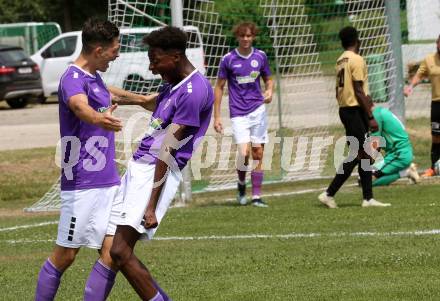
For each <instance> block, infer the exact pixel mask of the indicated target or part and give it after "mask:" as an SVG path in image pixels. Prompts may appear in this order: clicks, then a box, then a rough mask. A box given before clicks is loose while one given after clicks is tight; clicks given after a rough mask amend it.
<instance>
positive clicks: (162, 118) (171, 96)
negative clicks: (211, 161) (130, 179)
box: [133, 70, 214, 169]
mask: <svg viewBox="0 0 440 301" xmlns="http://www.w3.org/2000/svg"><path fill="white" fill-rule="evenodd" d="M213 103H214V93H213V90H212V87H211V85H210V83H209V81H208V80H207V79H206V78H205V77H204V76H203V75H202V74H201V73H200V72H198V71H197V70H194V71H193V72H192V73H191V74H190V75H188V76H187V77H186V78H185V79H183V80H182V81H181V82H180V83H178V84H177V85H175V86H172V85H170V84H165V85H164V86H162V88H161V89H160V91H159V96H158V97H157V105H156V109H155V110H154V112H153V115H152V116H151V120H150V126H149V129H148V131H147V135H146V136H145V137H144V138H143V139H142V141H141V143H140V144H139V148H138V150H137V151H136V152H135V154H134V155H133V159H134V160H136V161H138V160H139V161H140V162H145V163H151V164H155V162H156V160H157V157H158V154H159V151H160V148H161V146H162V142H163V139H164V137H165V134H166V132H167V127H168V126H169V125H170V124H171V123H174V124H179V125H185V126H187V128H186V133H185V135H184V137H185V138H184V139H183V140H182V141H186V139H188V141H186V143H185V144H183V145H182V146H181V147H180V148H178V149H177V150H176V153H175V155H174V159H175V160H176V162H175V163H177V166H178V167H179V168H180V169H182V168H184V167H185V165H186V163H187V161H188V160H189V159H190V158H191V156H192V154H193V151H194V150H195V149H196V147H197V143H198V142H200V140H201V138H203V136H204V135H205V133H206V130H207V129H208V126H209V122H210V121H211V113H212V106H213Z"/></svg>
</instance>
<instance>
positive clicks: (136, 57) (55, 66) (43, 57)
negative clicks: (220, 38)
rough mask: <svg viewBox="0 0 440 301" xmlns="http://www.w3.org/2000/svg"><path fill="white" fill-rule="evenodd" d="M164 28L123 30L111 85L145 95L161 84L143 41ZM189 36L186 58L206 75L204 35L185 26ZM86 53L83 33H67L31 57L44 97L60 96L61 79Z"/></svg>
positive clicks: (109, 78) (106, 77)
mask: <svg viewBox="0 0 440 301" xmlns="http://www.w3.org/2000/svg"><path fill="white" fill-rule="evenodd" d="M159 28H160V27H139V28H121V29H120V41H121V50H120V56H119V57H118V58H117V59H116V60H115V61H114V62H112V63H111V65H110V68H109V69H108V71H107V72H105V73H103V78H104V81H105V82H106V83H107V84H108V85H112V86H116V87H120V88H124V89H127V90H131V91H137V92H145V89H142V87H139V85H142V86H148V85H149V84H151V82H157V81H159V80H160V76H159V75H153V74H152V73H151V72H150V71H149V70H148V65H149V59H148V52H147V49H146V47H145V46H144V45H143V44H142V38H143V37H144V36H145V35H146V34H148V33H150V32H151V31H153V30H156V29H159ZM183 29H184V31H185V32H186V33H187V34H188V47H187V50H186V55H187V57H188V59H189V60H190V61H191V63H192V64H193V65H194V67H196V68H197V69H198V70H200V72H202V73H205V62H204V53H203V43H202V37H201V35H200V31H199V29H198V28H197V27H195V26H185V27H184V28H183ZM81 49H82V41H81V31H72V32H67V33H63V34H61V35H59V36H57V37H56V38H54V39H52V40H51V41H50V42H48V43H47V44H46V45H45V46H43V47H42V48H41V49H40V50H39V51H37V52H36V53H35V54H34V55H32V56H31V58H32V60H33V61H34V62H36V63H37V64H38V65H39V67H40V72H41V77H42V82H43V90H44V97H49V96H50V95H56V94H57V92H58V83H59V81H60V77H61V75H62V74H63V73H64V71H65V70H66V68H67V66H68V65H69V64H71V63H73V61H75V59H76V58H77V57H78V56H79V54H80V52H81Z"/></svg>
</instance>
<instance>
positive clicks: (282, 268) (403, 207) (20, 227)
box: [0, 120, 440, 301]
mask: <svg viewBox="0 0 440 301" xmlns="http://www.w3.org/2000/svg"><path fill="white" fill-rule="evenodd" d="M425 121H426V120H422V122H414V121H409V122H408V123H407V125H408V129H409V131H410V133H411V137H412V139H413V144H414V145H415V153H416V161H417V162H420V163H421V165H422V166H423V167H424V166H426V164H427V162H428V160H427V158H426V157H427V156H428V149H429V135H426V133H425V132H426V129H427V127H428V125H427V124H425ZM428 134H429V132H428ZM0 170H1V173H0V248H1V254H0V283H1V284H2V287H3V289H2V290H1V292H0V300H31V299H32V296H33V293H34V290H35V283H36V279H37V274H38V271H39V268H40V266H41V264H42V263H43V262H44V260H45V259H46V258H47V256H48V255H49V253H50V251H51V249H52V247H53V244H54V242H53V240H54V238H55V237H56V229H57V225H56V222H57V219H58V218H57V215H56V214H26V213H23V212H22V211H21V209H22V208H23V207H26V206H28V205H30V204H32V203H34V202H35V201H36V200H38V199H39V198H40V197H41V195H42V194H43V193H44V192H45V191H46V190H47V189H48V188H49V187H50V185H51V184H52V183H53V181H54V180H55V179H56V178H57V176H58V170H57V168H56V166H55V164H54V163H53V150H52V149H35V150H27V151H11V152H0ZM328 181H329V180H327V179H324V180H322V179H321V180H314V181H304V182H295V183H287V184H274V185H270V186H267V187H265V189H264V190H265V191H264V192H265V193H268V194H270V193H280V195H278V196H273V197H269V198H266V200H268V202H269V204H270V207H269V208H264V209H263V208H254V207H251V206H246V207H240V206H238V205H236V204H235V203H234V202H232V201H227V199H230V198H233V197H234V192H232V191H229V192H228V191H225V192H221V193H215V194H212V193H211V194H209V193H203V194H196V195H195V199H194V202H193V203H192V204H190V205H189V206H187V207H185V208H172V209H170V211H169V212H168V215H167V216H166V218H165V220H164V221H163V223H162V224H161V226H160V228H159V231H158V232H157V236H156V238H157V239H156V240H153V241H152V242H149V243H139V245H138V247H137V249H136V253H137V254H138V256H139V257H140V258H141V259H142V260H143V261H144V262H145V264H146V265H147V266H148V267H149V268H150V270H151V271H152V273H153V275H154V276H155V278H156V279H157V280H158V282H159V283H161V285H162V286H163V288H164V289H165V290H166V291H167V292H169V294H170V296H171V297H172V298H173V300H213V301H214V300H215V301H217V300H228V301H229V300H234V301H235V300H237V301H242V300H249V301H254V300H262V301H263V300H347V301H348V300H350V301H352V300H387V301H388V300H408V301H410V300H411V301H413V300H440V291H439V290H438V279H439V278H440V269H438V266H439V265H440V254H439V252H438V249H439V248H440V235H439V234H440V220H439V219H438V216H439V215H440V209H439V208H440V207H439V198H438V195H439V193H440V186H439V183H440V181H439V180H438V179H434V180H429V181H424V182H422V183H421V184H418V185H409V184H408V183H407V181H399V182H398V183H396V184H394V185H391V186H389V187H383V188H377V189H375V197H376V198H377V199H378V200H380V201H386V202H390V203H392V207H389V208H361V207H360V203H361V192H360V189H359V188H358V187H353V186H346V187H345V188H343V189H342V190H341V192H340V193H339V194H338V195H337V198H336V200H337V202H338V205H339V207H340V208H339V209H337V210H328V209H326V208H324V207H323V206H321V205H320V204H319V203H318V202H317V200H316V197H317V195H318V193H319V192H318V191H316V192H309V193H301V194H294V193H292V192H295V191H297V192H298V191H301V190H305V189H316V190H319V189H321V188H324V187H325V186H326V185H327V184H328ZM349 183H353V180H351V181H350V182H349ZM282 193H284V195H283V194H282ZM287 193H290V194H287ZM96 257H97V253H96V251H93V250H88V249H83V250H82V251H81V252H80V253H79V254H78V257H77V260H76V262H75V263H74V264H73V266H72V267H71V268H70V269H69V270H68V271H67V272H66V273H65V275H64V276H63V280H62V284H61V287H60V290H59V292H58V295H57V297H58V298H57V300H82V292H83V288H84V284H85V281H86V279H87V277H88V273H89V271H90V269H91V267H92V265H93V263H94V261H95V260H96ZM109 300H138V298H137V296H136V294H135V293H134V291H133V290H132V289H131V287H130V285H129V284H128V283H127V281H126V280H125V279H124V278H123V277H122V276H121V275H119V276H118V278H117V283H116V285H115V287H114V289H113V291H112V294H111V296H110V298H109Z"/></svg>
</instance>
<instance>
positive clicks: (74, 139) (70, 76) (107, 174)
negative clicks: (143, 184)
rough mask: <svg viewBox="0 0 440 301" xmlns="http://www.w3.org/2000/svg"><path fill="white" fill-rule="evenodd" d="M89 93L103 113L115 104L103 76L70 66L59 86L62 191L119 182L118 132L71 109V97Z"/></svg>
mask: <svg viewBox="0 0 440 301" xmlns="http://www.w3.org/2000/svg"><path fill="white" fill-rule="evenodd" d="M78 94H84V95H86V96H87V99H88V103H89V106H91V107H92V108H93V109H94V110H96V111H98V112H103V111H105V110H106V109H107V108H109V107H110V106H111V97H110V93H109V91H108V90H107V87H106V86H105V84H104V82H103V81H102V78H101V76H99V74H96V76H94V75H92V74H90V73H88V72H86V71H84V70H82V69H81V68H80V67H78V66H75V65H70V66H69V67H68V68H67V70H66V71H65V72H64V74H63V75H62V77H61V80H60V85H59V87H58V97H59V116H60V133H61V150H62V162H61V166H62V169H61V190H79V189H92V188H101V187H110V186H114V185H119V183H120V179H119V175H118V170H117V168H116V162H115V135H114V133H113V132H111V131H107V130H104V129H102V128H100V127H98V126H96V125H93V124H89V123H86V122H84V121H81V120H80V119H79V118H78V117H77V116H76V115H75V114H74V113H73V112H72V111H71V110H70V108H69V105H68V103H69V99H70V97H72V96H74V95H78Z"/></svg>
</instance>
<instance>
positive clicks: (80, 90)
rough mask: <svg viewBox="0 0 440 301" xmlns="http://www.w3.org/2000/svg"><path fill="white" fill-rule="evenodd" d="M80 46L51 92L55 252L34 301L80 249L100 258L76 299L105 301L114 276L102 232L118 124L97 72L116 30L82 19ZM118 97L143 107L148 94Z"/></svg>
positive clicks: (50, 295) (48, 292) (113, 54)
mask: <svg viewBox="0 0 440 301" xmlns="http://www.w3.org/2000/svg"><path fill="white" fill-rule="evenodd" d="M82 43H83V48H82V51H81V54H80V56H79V57H78V58H77V59H76V60H75V61H74V62H73V64H71V65H69V66H68V68H67V70H66V71H65V72H64V74H63V75H62V77H61V80H60V84H59V89H58V97H59V118H60V134H61V152H62V162H61V165H62V170H61V213H60V222H59V225H58V236H57V240H56V245H55V248H54V250H53V252H52V254H51V255H50V257H49V258H48V259H47V260H46V262H45V263H44V265H43V267H42V268H41V270H40V273H39V276H38V282H37V288H36V293H35V300H38V301H42V300H53V299H54V298H55V295H56V292H57V290H58V287H59V284H60V280H61V276H62V274H63V273H64V271H65V270H66V269H67V268H68V267H69V266H70V265H71V264H72V263H73V261H74V260H75V257H76V254H77V253H78V251H79V249H80V247H83V246H84V247H89V248H93V249H98V250H99V253H100V258H99V260H97V261H96V263H95V265H94V267H93V269H92V271H91V273H90V275H89V278H88V280H87V284H86V288H85V292H84V300H105V299H106V298H107V295H108V293H109V292H110V288H111V286H112V285H113V283H114V279H115V275H116V273H115V270H116V269H115V268H114V267H113V263H112V260H111V257H110V247H111V243H112V236H106V233H107V231H108V227H110V226H109V220H110V214H111V209H112V204H113V200H114V197H115V195H116V192H117V190H118V186H119V184H120V179H119V175H118V171H117V168H116V163H115V160H114V159H115V144H114V139H115V138H114V132H115V131H119V130H120V129H121V128H122V123H121V121H120V120H119V119H118V118H115V117H113V116H112V112H113V111H114V110H115V108H116V105H113V106H112V103H111V94H110V92H109V90H108V89H107V87H106V85H105V84H104V82H103V80H102V78H101V76H100V74H99V72H104V71H106V70H107V68H108V66H109V63H110V62H111V61H113V60H115V59H116V58H117V57H118V54H119V30H118V28H117V27H116V26H115V25H113V24H112V23H110V22H108V21H99V20H93V19H92V20H88V21H86V23H85V24H84V27H83V30H82ZM116 93H117V94H116V95H115V96H118V91H116ZM124 97H127V98H132V99H133V101H134V100H136V101H138V102H148V101H150V100H151V99H152V98H154V97H155V96H142V95H137V94H133V93H129V92H125V93H124ZM113 227H116V226H115V225H113ZM113 232H114V230H113ZM112 269H113V270H112Z"/></svg>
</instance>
